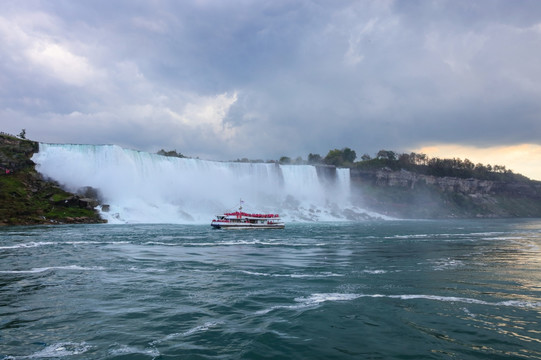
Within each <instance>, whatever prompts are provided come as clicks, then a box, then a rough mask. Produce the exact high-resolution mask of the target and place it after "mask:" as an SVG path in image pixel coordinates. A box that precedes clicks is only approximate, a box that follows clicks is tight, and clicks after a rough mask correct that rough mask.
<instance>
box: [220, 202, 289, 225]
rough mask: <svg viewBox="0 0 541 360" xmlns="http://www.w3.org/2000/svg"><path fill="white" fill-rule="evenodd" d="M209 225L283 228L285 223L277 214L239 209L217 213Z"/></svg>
mask: <svg viewBox="0 0 541 360" xmlns="http://www.w3.org/2000/svg"><path fill="white" fill-rule="evenodd" d="M210 226H212V227H213V228H215V229H283V228H284V227H285V224H284V223H283V221H282V220H281V219H280V215H278V214H248V213H245V212H243V211H242V200H241V206H239V210H238V211H235V212H230V213H224V214H223V215H217V216H216V219H214V220H212V222H211V224H210Z"/></svg>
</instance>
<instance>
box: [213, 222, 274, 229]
mask: <svg viewBox="0 0 541 360" xmlns="http://www.w3.org/2000/svg"><path fill="white" fill-rule="evenodd" d="M211 226H212V227H213V228H214V229H237V230H245V229H283V228H285V225H284V224H246V223H240V224H239V223H237V224H236V223H220V222H213V223H212V224H211Z"/></svg>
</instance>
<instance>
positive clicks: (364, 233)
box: [0, 220, 541, 359]
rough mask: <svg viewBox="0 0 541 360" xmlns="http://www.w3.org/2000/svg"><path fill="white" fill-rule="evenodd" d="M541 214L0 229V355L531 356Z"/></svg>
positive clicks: (539, 328)
mask: <svg viewBox="0 0 541 360" xmlns="http://www.w3.org/2000/svg"><path fill="white" fill-rule="evenodd" d="M540 324H541V221H539V220H522V221H501V220H494V221H486V220H482V221H481V220H479V221H415V222H413V221H411V222H405V221H385V222H366V223H333V224H288V225H287V228H286V229H285V230H255V231H228V230H212V229H210V226H185V225H184V226H183V225H91V226H87V225H80V226H58V227H10V228H2V229H0V359H2V358H3V359H39V358H56V359H178V358H182V359H202V358H210V359H212V358H220V359H229V358H232V359H236V358H245V359H252V358H276V359H282V358H295V359H314V358H318V359H323V358H340V359H347V358H352V359H353V358H354V359H393V358H394V359H513V358H516V359H541V325H540Z"/></svg>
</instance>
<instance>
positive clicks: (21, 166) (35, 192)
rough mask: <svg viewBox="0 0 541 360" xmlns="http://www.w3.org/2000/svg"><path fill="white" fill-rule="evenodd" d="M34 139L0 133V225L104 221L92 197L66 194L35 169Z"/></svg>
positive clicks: (37, 145)
mask: <svg viewBox="0 0 541 360" xmlns="http://www.w3.org/2000/svg"><path fill="white" fill-rule="evenodd" d="M38 149H39V144H38V143H36V142H34V141H29V140H23V139H18V138H16V137H14V136H11V135H7V134H0V225H32V224H66V223H100V222H104V221H103V220H102V219H101V218H100V216H99V214H98V212H97V211H96V210H94V206H96V205H97V202H96V200H95V199H90V198H85V197H84V196H80V195H76V194H71V193H68V192H66V191H64V190H62V189H61V188H60V187H59V186H58V184H56V183H53V182H50V181H46V180H44V179H42V177H41V176H40V175H39V174H38V173H37V171H36V170H35V168H34V166H35V164H34V162H33V161H32V160H31V158H32V155H33V154H34V153H35V152H36V151H38Z"/></svg>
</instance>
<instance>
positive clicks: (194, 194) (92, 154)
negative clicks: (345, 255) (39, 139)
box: [32, 143, 359, 223]
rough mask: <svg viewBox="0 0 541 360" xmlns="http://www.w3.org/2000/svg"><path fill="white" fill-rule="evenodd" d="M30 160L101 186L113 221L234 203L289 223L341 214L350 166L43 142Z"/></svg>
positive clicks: (193, 213) (173, 219) (196, 214)
mask: <svg viewBox="0 0 541 360" xmlns="http://www.w3.org/2000/svg"><path fill="white" fill-rule="evenodd" d="M32 160H33V161H34V162H35V163H36V165H37V166H36V168H37V170H38V171H39V172H40V173H41V174H42V175H43V176H45V177H47V178H50V179H53V180H55V181H57V182H58V183H60V184H61V185H62V186H63V187H64V188H65V189H66V190H68V191H71V192H77V191H78V190H80V189H81V188H83V187H86V186H90V187H93V188H95V189H98V191H99V193H100V196H101V201H102V202H103V203H104V204H108V205H109V211H107V212H103V213H102V215H103V216H104V218H106V219H107V220H109V222H111V223H119V222H121V223H208V222H210V221H211V220H212V218H213V217H214V216H215V215H217V214H220V213H223V212H224V211H230V210H233V209H235V207H236V206H238V204H239V200H240V199H241V198H242V199H243V200H244V202H245V210H246V211H253V212H261V213H263V212H271V213H280V215H282V217H283V218H284V219H285V220H286V221H318V220H319V221H321V220H340V219H345V218H346V217H347V216H346V215H344V214H351V212H352V211H357V212H358V211H359V209H356V208H354V207H352V206H351V204H350V203H349V194H350V189H349V186H350V183H349V169H336V170H335V172H334V175H332V176H330V175H327V176H322V172H321V171H318V169H317V168H316V167H315V166H311V165H279V164H275V163H237V162H218V161H206V160H198V159H187V158H176V157H166V156H161V155H157V154H150V153H147V152H141V151H134V150H128V149H124V148H121V147H119V146H116V145H58V144H43V143H42V144H40V147H39V152H38V153H36V154H34V156H33V158H32Z"/></svg>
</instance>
